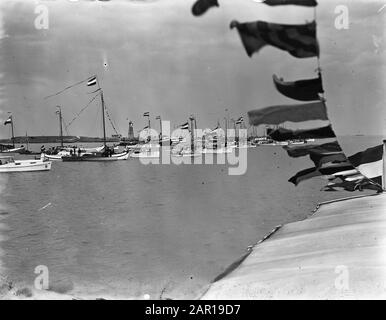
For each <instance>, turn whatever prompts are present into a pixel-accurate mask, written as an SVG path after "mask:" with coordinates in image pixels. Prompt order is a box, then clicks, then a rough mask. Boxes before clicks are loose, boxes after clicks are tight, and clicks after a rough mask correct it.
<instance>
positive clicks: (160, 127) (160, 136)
mask: <svg viewBox="0 0 386 320" xmlns="http://www.w3.org/2000/svg"><path fill="white" fill-rule="evenodd" d="M157 119H159V130H160V134H159V145H160V146H162V119H161V116H158V117H157Z"/></svg>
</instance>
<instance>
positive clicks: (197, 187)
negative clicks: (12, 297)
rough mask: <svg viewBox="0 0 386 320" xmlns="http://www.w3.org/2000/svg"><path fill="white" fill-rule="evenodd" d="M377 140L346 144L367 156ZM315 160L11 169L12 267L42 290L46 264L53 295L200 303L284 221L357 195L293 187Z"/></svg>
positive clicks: (274, 151)
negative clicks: (240, 169)
mask: <svg viewBox="0 0 386 320" xmlns="http://www.w3.org/2000/svg"><path fill="white" fill-rule="evenodd" d="M365 138H367V137H363V138H362V137H361V138H356V139H345V140H344V141H346V142H344V143H343V147H344V148H345V150H346V149H347V148H351V149H355V151H358V150H359V149H356V148H355V145H356V144H357V145H360V147H361V148H363V146H364V145H366V143H369V141H367V140H366V141H367V142H365V141H364V139H365ZM374 141H375V144H376V143H379V141H381V140H374ZM369 146H371V145H370V144H368V145H366V147H369ZM39 147H40V146H39ZM350 152H351V151H350ZM311 166H312V163H311V162H310V160H308V159H307V158H301V159H291V158H289V157H288V156H287V155H286V153H285V151H284V150H283V149H282V148H280V147H272V146H271V147H269V146H266V147H259V148H255V149H249V150H248V170H247V173H246V174H245V175H242V176H229V175H228V171H227V166H225V165H181V166H176V165H148V166H145V165H143V164H141V163H140V162H139V161H138V159H132V160H128V161H118V162H111V163H97V162H96V163H66V162H55V163H53V166H52V170H51V171H50V172H41V173H22V174H8V175H2V176H0V187H1V190H2V193H1V198H0V203H1V207H0V219H1V225H2V227H1V228H0V236H1V237H2V238H0V239H2V240H3V241H1V242H0V247H1V251H0V255H2V256H1V263H2V264H1V265H0V267H1V273H2V274H3V275H6V276H7V277H8V279H12V281H13V282H14V283H16V284H18V285H19V286H26V287H32V286H33V283H34V279H35V277H36V274H34V269H35V267H36V266H38V265H45V266H47V267H48V269H49V272H50V273H49V276H50V288H51V290H52V291H55V292H58V293H66V294H71V295H75V296H78V297H89V298H97V297H105V298H112V297H116V298H143V296H144V295H145V294H148V295H150V297H151V298H155V299H158V298H195V297H196V296H197V295H199V294H200V293H202V292H203V290H205V287H206V286H207V285H208V283H209V282H210V281H211V280H212V279H213V278H215V276H216V275H218V274H219V273H221V272H222V271H223V270H224V269H225V268H226V267H227V266H228V265H229V264H230V263H232V262H234V261H235V260H236V259H237V258H238V257H240V256H241V255H242V254H244V253H245V250H246V247H247V246H248V245H251V244H254V243H256V242H257V241H258V240H259V239H261V238H262V237H263V236H264V235H265V234H267V233H268V232H269V231H270V230H271V229H272V228H273V227H275V226H276V225H278V224H283V223H286V222H290V221H296V220H299V219H304V218H305V217H306V216H307V215H308V214H309V213H310V211H311V210H312V209H313V208H314V207H315V205H316V204H317V203H318V202H321V201H324V200H328V199H335V198H340V197H345V196H348V195H353V193H347V192H343V191H342V192H340V191H339V192H321V191H319V190H320V188H321V187H322V186H323V185H324V184H325V183H326V182H325V181H324V180H323V179H321V178H317V179H313V180H309V181H306V182H304V183H302V184H301V185H300V186H298V187H294V186H293V185H292V184H290V183H288V182H287V180H288V178H289V177H291V176H292V175H294V174H295V173H296V172H297V171H299V170H302V169H304V168H308V167H311ZM355 194H356V193H355Z"/></svg>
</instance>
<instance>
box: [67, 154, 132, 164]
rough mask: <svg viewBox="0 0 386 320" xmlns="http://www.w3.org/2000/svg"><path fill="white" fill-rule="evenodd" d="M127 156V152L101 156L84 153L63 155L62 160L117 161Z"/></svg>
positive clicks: (125, 158)
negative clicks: (82, 154)
mask: <svg viewBox="0 0 386 320" xmlns="http://www.w3.org/2000/svg"><path fill="white" fill-rule="evenodd" d="M128 158H129V153H128V152H123V153H119V154H113V155H111V156H102V155H88V154H87V155H84V156H74V155H72V156H64V157H62V160H63V161H64V162H79V161H86V162H97V161H98V162H106V161H118V160H127V159H128Z"/></svg>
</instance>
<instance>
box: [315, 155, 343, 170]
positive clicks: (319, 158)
mask: <svg viewBox="0 0 386 320" xmlns="http://www.w3.org/2000/svg"><path fill="white" fill-rule="evenodd" d="M310 159H311V160H312V162H313V163H314V164H315V167H317V168H320V167H322V166H323V165H324V164H326V163H345V164H347V165H350V162H348V160H347V157H346V155H345V154H344V153H343V152H331V153H318V152H311V153H310Z"/></svg>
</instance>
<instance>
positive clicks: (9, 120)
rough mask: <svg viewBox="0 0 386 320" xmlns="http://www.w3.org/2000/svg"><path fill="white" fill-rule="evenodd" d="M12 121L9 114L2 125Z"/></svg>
mask: <svg viewBox="0 0 386 320" xmlns="http://www.w3.org/2000/svg"><path fill="white" fill-rule="evenodd" d="M9 123H12V116H9V117H8V119H7V120H5V121H4V125H7V124H9Z"/></svg>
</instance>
